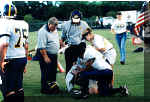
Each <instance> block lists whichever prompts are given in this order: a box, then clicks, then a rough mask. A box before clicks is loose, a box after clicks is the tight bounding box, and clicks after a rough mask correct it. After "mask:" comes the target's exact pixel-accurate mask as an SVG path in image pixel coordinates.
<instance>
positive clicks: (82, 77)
mask: <svg viewBox="0 0 150 102" xmlns="http://www.w3.org/2000/svg"><path fill="white" fill-rule="evenodd" d="M79 50H80V51H79V53H78V54H79V58H81V59H82V60H84V61H88V60H89V59H91V58H95V60H94V62H93V63H90V64H89V65H88V66H86V68H87V67H88V68H89V70H82V68H81V70H79V79H78V84H79V85H80V86H81V97H82V98H83V97H84V96H85V95H87V94H88V84H89V79H92V80H96V81H98V90H100V93H99V94H100V95H102V96H110V95H113V94H115V93H120V94H121V95H123V96H126V95H128V89H127V88H126V87H120V88H113V86H112V84H111V81H112V77H113V71H112V67H111V66H110V65H109V64H108V63H107V62H106V61H105V59H104V57H103V55H102V54H101V53H99V52H98V51H97V50H96V49H94V48H93V47H91V46H88V47H86V44H85V43H81V44H80V45H79ZM78 69H80V68H78Z"/></svg>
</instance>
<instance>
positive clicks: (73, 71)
mask: <svg viewBox="0 0 150 102" xmlns="http://www.w3.org/2000/svg"><path fill="white" fill-rule="evenodd" d="M79 72H80V71H78V70H72V73H73V74H74V75H77V74H78V73H79Z"/></svg>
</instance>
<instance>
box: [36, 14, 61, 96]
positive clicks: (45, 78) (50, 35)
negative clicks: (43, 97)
mask: <svg viewBox="0 0 150 102" xmlns="http://www.w3.org/2000/svg"><path fill="white" fill-rule="evenodd" d="M57 25H58V20H57V19H56V18H55V17H51V18H50V19H49V20H48V24H45V25H44V26H42V28H40V30H39V31H38V42H37V46H38V49H39V50H40V54H39V55H40V59H39V63H40V69H41V93H44V94H54V93H53V92H54V91H52V89H51V88H50V85H54V86H57V84H56V72H57V52H58V50H59V47H60V44H59V35H58V32H57V29H56V27H57ZM57 88H58V86H57Z"/></svg>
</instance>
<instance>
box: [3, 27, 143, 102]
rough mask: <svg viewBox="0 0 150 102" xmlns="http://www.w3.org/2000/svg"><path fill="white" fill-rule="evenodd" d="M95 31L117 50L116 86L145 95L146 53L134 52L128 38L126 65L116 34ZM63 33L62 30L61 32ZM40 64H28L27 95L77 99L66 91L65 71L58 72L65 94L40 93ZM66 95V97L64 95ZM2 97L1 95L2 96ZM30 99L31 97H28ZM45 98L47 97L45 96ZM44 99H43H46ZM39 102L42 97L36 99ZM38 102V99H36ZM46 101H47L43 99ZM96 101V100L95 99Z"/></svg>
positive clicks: (32, 40)
mask: <svg viewBox="0 0 150 102" xmlns="http://www.w3.org/2000/svg"><path fill="white" fill-rule="evenodd" d="M94 32H95V33H97V34H101V35H103V36H104V37H106V38H107V39H108V40H110V42H112V43H113V45H114V48H115V49H116V50H117V54H118V56H117V60H116V63H115V65H114V74H115V82H114V87H119V86H120V85H124V84H127V86H128V88H129V93H130V96H144V53H133V50H135V48H136V47H135V46H133V45H132V43H131V39H127V45H126V50H127V60H126V64H125V65H120V61H119V50H118V47H117V45H116V42H115V36H114V35H112V34H111V32H110V31H109V30H94ZM59 33H60V34H61V32H59ZM36 35H37V32H30V35H29V41H30V44H29V49H32V48H34V47H35V45H36V37H37V36H36ZM59 61H60V63H61V64H62V66H63V67H64V68H65V60H64V55H59ZM40 74H41V73H40V66H39V64H38V62H36V61H29V62H28V65H27V73H26V74H24V89H25V96H29V97H30V96H47V97H51V99H54V100H55V101H56V102H57V101H64V102H65V101H66V100H68V101H71V102H73V101H75V100H73V99H71V98H70V97H69V95H68V94H66V93H65V88H66V86H65V80H64V79H65V73H58V74H57V81H58V83H59V85H60V88H61V90H62V91H64V93H63V94H59V95H52V96H50V95H43V94H41V93H40ZM63 96H64V97H63ZM0 98H1V97H0ZM28 99H30V98H28ZM44 99H45V98H44ZM44 99H43V100H44ZM100 99H101V98H99V97H98V96H92V97H89V101H93V100H97V101H98V100H100ZM104 99H106V100H111V99H112V98H104ZM36 100H37V102H41V101H38V100H40V98H37V99H36ZM34 102H36V101H34ZM42 102H46V101H42ZM93 102H95V101H93Z"/></svg>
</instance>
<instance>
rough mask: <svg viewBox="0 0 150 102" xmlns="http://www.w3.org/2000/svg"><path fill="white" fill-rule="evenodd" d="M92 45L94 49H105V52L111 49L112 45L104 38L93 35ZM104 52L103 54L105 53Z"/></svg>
mask: <svg viewBox="0 0 150 102" xmlns="http://www.w3.org/2000/svg"><path fill="white" fill-rule="evenodd" d="M92 44H93V45H94V46H95V47H96V48H105V49H106V51H105V52H107V50H109V49H111V48H113V45H112V44H111V43H110V42H109V41H108V40H107V39H106V38H104V37H102V36H100V35H97V34H95V35H94V39H93V41H92ZM105 52H104V53H105Z"/></svg>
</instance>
